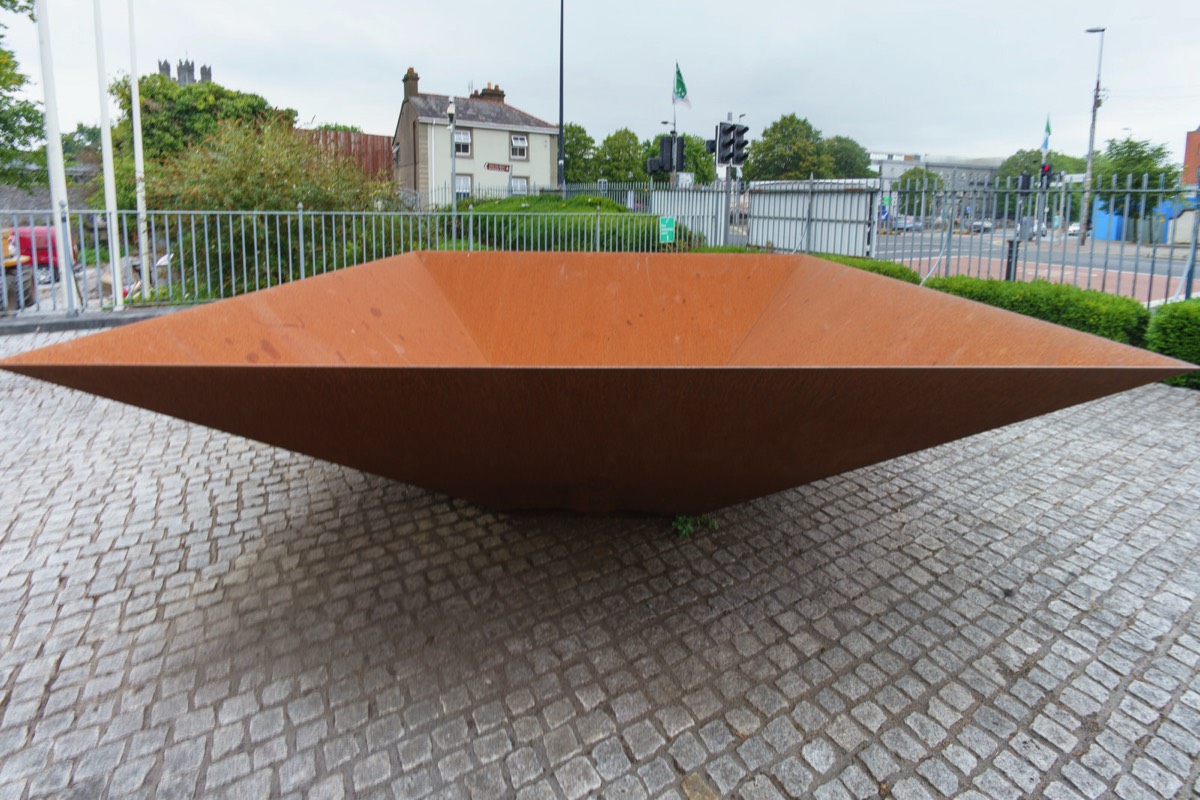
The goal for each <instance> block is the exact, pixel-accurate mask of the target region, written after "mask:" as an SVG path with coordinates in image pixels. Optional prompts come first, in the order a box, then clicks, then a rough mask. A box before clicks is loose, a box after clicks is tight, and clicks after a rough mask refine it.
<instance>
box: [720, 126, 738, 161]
mask: <svg viewBox="0 0 1200 800" xmlns="http://www.w3.org/2000/svg"><path fill="white" fill-rule="evenodd" d="M738 127H739V126H737V125H734V124H733V123H732V122H721V123H718V124H717V163H718V164H732V163H733V152H734V146H735V145H736V143H737V129H738Z"/></svg>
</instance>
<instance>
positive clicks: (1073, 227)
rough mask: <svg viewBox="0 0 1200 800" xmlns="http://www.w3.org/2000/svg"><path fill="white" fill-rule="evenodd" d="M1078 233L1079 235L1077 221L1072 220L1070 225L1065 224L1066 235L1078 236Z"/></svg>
mask: <svg viewBox="0 0 1200 800" xmlns="http://www.w3.org/2000/svg"><path fill="white" fill-rule="evenodd" d="M1078 235H1079V223H1078V222H1072V223H1071V224H1070V225H1068V226H1067V236H1078Z"/></svg>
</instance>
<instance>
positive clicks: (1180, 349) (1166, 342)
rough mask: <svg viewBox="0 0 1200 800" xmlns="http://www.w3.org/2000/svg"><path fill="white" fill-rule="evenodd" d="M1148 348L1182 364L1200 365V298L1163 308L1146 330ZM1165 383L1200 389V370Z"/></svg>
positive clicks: (1169, 304) (1158, 311) (1161, 307)
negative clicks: (1188, 362) (1183, 362)
mask: <svg viewBox="0 0 1200 800" xmlns="http://www.w3.org/2000/svg"><path fill="white" fill-rule="evenodd" d="M1146 347H1148V348H1149V349H1151V350H1153V351H1154V352H1156V353H1162V354H1163V355H1165V356H1171V357H1172V358H1178V359H1180V360H1181V361H1190V362H1192V363H1193V364H1196V363H1200V298H1196V299H1194V300H1184V301H1182V302H1179V303H1167V304H1166V305H1164V306H1160V307H1159V309H1158V310H1157V311H1155V312H1154V316H1153V317H1151V318H1150V326H1149V327H1148V328H1147V329H1146ZM1166 382H1167V383H1169V384H1171V385H1172V386H1186V387H1188V388H1191V389H1200V370H1198V371H1196V372H1189V373H1187V374H1185V375H1180V376H1179V377H1177V378H1168V379H1167V381H1166Z"/></svg>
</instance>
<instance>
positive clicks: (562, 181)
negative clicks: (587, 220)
mask: <svg viewBox="0 0 1200 800" xmlns="http://www.w3.org/2000/svg"><path fill="white" fill-rule="evenodd" d="M565 3H566V0H558V190H559V192H561V193H562V196H563V197H566V196H567V169H566V166H567V154H566V152H565V151H564V150H563V147H564V146H565V145H566V140H565V137H564V135H563V42H564V37H563V31H564V12H565V10H566V7H565Z"/></svg>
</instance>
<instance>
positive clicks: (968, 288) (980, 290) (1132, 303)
mask: <svg viewBox="0 0 1200 800" xmlns="http://www.w3.org/2000/svg"><path fill="white" fill-rule="evenodd" d="M925 285H926V286H927V287H929V288H931V289H937V290H938V291H940V292H947V293H949V294H953V295H957V296H959V297H965V298H967V299H968V300H977V301H979V302H980V303H987V304H988V305H990V306H996V307H997V308H1003V309H1007V310H1008V311H1015V312H1017V313H1018V314H1024V315H1026V316H1028V317H1034V318H1036V319H1041V320H1045V321H1046V322H1053V323H1055V324H1058V325H1062V326H1064V327H1067V328H1074V329H1075V330H1077V331H1085V332H1087V333H1094V334H1096V335H1097V336H1103V337H1105V338H1108V339H1112V340H1114V341H1118V342H1121V343H1123V344H1131V345H1134V346H1136V347H1140V346H1141V345H1142V343H1143V342H1144V341H1145V337H1146V326H1147V325H1148V324H1149V322H1150V312H1149V311H1147V310H1146V307H1145V306H1143V305H1142V304H1141V303H1139V302H1138V301H1136V300H1134V299H1132V298H1130V297H1118V296H1117V295H1112V294H1105V293H1104V292H1098V291H1095V290H1094V289H1080V288H1078V287H1075V286H1067V285H1065V284H1061V283H1050V282H1048V281H1041V280H1038V281H1030V282H1008V281H997V280H989V279H986V278H972V277H970V276H967V275H955V276H952V277H949V278H930V279H929V280H927V281H926V282H925Z"/></svg>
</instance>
